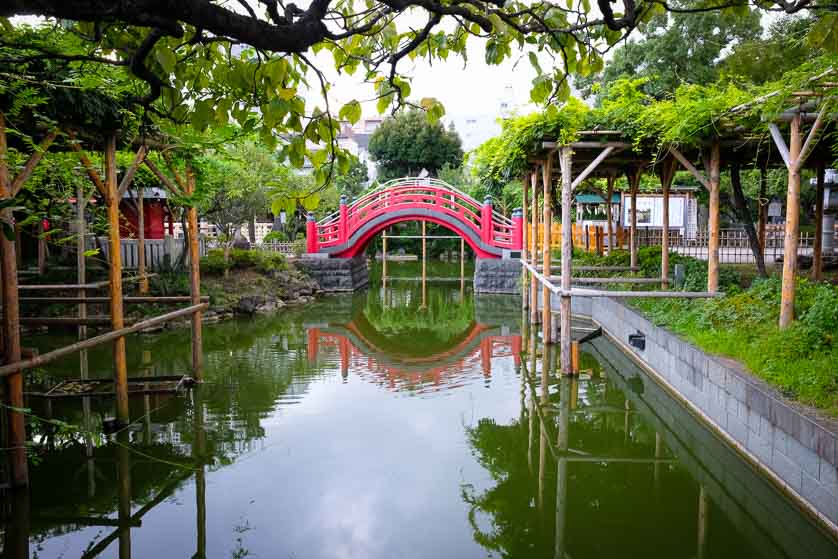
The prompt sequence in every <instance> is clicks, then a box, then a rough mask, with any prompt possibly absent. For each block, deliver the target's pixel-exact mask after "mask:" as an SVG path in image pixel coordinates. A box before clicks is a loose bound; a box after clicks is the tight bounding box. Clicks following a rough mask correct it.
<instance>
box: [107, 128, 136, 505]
mask: <svg viewBox="0 0 838 559" xmlns="http://www.w3.org/2000/svg"><path fill="white" fill-rule="evenodd" d="M105 193H106V194H107V204H108V237H109V240H110V243H109V247H110V255H109V256H110V258H109V260H110V266H109V269H108V272H109V279H110V282H109V288H110V289H109V291H110V299H111V327H112V328H113V329H114V330H119V329H120V328H122V327H124V326H125V322H124V318H123V314H122V313H123V307H122V247H121V243H120V239H119V194H118V192H117V183H116V135H111V136H110V137H108V140H107V143H106V145H105ZM113 362H114V390H115V392H116V417H117V420H118V421H119V423H120V424H122V425H127V424H128V365H127V363H126V361H125V338H124V337H119V338H117V339H116V340H115V341H114V343H113ZM129 516H130V510H129Z"/></svg>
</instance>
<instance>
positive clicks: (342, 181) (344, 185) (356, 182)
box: [335, 156, 370, 198]
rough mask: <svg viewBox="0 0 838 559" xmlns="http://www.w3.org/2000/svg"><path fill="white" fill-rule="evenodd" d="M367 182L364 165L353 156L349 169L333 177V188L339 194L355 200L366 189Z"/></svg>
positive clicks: (367, 174)
mask: <svg viewBox="0 0 838 559" xmlns="http://www.w3.org/2000/svg"><path fill="white" fill-rule="evenodd" d="M369 180H370V178H369V173H367V166H366V164H364V163H362V162H361V161H360V160H359V159H358V158H357V157H354V156H353V157H352V163H350V165H349V169H348V170H347V171H346V172H345V173H340V174H339V175H338V176H336V177H335V188H336V189H337V191H338V192H340V193H341V194H345V195H346V196H348V197H349V198H355V197H356V196H358V195H359V194H360V193H361V192H363V190H364V189H365V188H366V187H367V184H368V183H369Z"/></svg>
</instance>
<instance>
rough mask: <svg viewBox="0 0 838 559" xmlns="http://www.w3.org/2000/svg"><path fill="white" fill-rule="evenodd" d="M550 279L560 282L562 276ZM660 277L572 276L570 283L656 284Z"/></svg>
mask: <svg viewBox="0 0 838 559" xmlns="http://www.w3.org/2000/svg"><path fill="white" fill-rule="evenodd" d="M550 280H551V281H558V282H561V280H562V276H550ZM660 281H661V280H660V278H624V277H611V278H586V277H583V278H579V277H574V278H571V283H634V284H638V285H641V284H649V285H651V284H656V283H660Z"/></svg>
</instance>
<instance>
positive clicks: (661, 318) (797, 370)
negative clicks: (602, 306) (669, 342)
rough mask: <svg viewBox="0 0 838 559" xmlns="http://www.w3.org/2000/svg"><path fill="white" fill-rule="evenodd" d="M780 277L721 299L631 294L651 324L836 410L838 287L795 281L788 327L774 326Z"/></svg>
mask: <svg viewBox="0 0 838 559" xmlns="http://www.w3.org/2000/svg"><path fill="white" fill-rule="evenodd" d="M781 288H782V282H781V281H780V279H779V278H771V279H757V280H756V281H755V282H754V283H753V285H752V286H751V287H750V288H748V289H746V290H743V291H736V292H734V293H731V294H729V295H728V296H726V297H725V298H723V299H710V300H694V301H689V300H676V299H671V300H662V299H655V300H652V299H646V300H638V302H637V303H636V304H637V306H638V307H639V308H640V309H641V310H642V311H643V312H644V313H645V314H646V315H647V316H649V318H650V319H651V320H653V321H654V322H655V323H656V324H659V325H663V326H666V327H667V328H669V329H671V330H674V331H675V332H678V333H679V334H682V335H684V336H685V337H686V338H687V339H689V340H691V341H693V342H695V343H696V344H698V345H699V346H701V347H702V348H704V349H706V350H708V351H711V352H714V353H720V354H723V355H727V356H730V357H733V358H735V359H738V360H740V361H741V362H742V363H744V364H745V365H746V366H747V367H748V368H749V369H750V370H751V371H752V372H753V373H754V374H756V375H757V376H759V377H761V378H763V379H765V380H767V381H768V382H771V383H772V384H775V385H777V386H778V387H779V388H780V389H781V390H783V392H785V393H786V394H787V395H789V396H791V397H794V398H797V399H799V400H800V401H802V402H804V403H806V404H810V405H814V406H817V407H819V408H821V409H823V410H824V411H826V412H827V413H829V414H831V415H835V416H838V377H836V376H835V371H836V370H838V343H836V334H835V333H836V332H838V287H836V286H831V285H827V284H817V283H812V282H809V281H807V280H805V279H800V280H799V281H798V283H797V286H796V295H795V314H796V316H797V317H798V318H799V320H798V321H796V322H794V323H793V324H792V326H791V327H789V328H787V329H784V330H780V329H779V328H778V327H777V322H778V318H779V314H780V291H781Z"/></svg>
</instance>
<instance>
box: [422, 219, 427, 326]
mask: <svg viewBox="0 0 838 559" xmlns="http://www.w3.org/2000/svg"><path fill="white" fill-rule="evenodd" d="M425 223H426V222H425V220H422V308H423V309H424V308H425V307H426V306H427V286H426V281H427V264H428V243H427V239H425Z"/></svg>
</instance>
